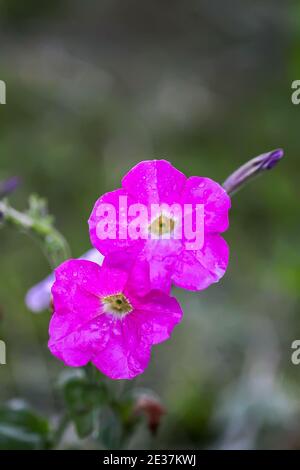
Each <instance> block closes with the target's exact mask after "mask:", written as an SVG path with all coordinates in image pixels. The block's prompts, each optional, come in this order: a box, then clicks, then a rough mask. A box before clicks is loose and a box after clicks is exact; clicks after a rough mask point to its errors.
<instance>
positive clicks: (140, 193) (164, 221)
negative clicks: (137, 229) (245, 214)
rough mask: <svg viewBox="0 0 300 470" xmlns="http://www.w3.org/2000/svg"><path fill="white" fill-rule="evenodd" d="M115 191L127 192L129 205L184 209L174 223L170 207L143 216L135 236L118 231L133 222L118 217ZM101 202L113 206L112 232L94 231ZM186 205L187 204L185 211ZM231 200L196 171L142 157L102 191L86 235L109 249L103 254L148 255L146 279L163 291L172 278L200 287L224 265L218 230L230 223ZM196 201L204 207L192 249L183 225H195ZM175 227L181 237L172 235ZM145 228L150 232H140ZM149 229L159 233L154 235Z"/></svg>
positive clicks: (226, 250) (225, 250) (226, 251)
mask: <svg viewBox="0 0 300 470" xmlns="http://www.w3.org/2000/svg"><path fill="white" fill-rule="evenodd" d="M120 196H123V197H124V196H126V198H127V204H128V206H130V205H134V204H137V203H138V204H140V205H141V204H142V205H144V206H145V207H146V208H147V209H148V212H149V213H150V212H151V207H152V206H153V204H160V205H161V204H168V205H169V206H171V205H173V204H176V205H177V206H178V207H179V208H180V209H181V213H182V214H183V215H182V218H181V220H180V223H179V222H178V220H179V219H177V218H176V215H174V213H168V212H164V211H163V209H162V211H161V213H157V214H156V216H155V217H154V218H152V219H151V220H148V219H147V222H146V223H145V224H144V226H143V227H142V228H141V237H140V238H138V239H133V238H131V237H126V238H125V237H124V236H122V237H120V236H119V234H120V231H121V230H122V231H123V232H124V225H125V224H126V223H127V224H130V223H131V222H132V217H131V218H130V216H129V217H128V219H127V221H126V222H124V218H122V217H121V216H123V215H124V214H120V212H121V209H120ZM103 204H111V205H112V206H113V207H114V208H115V213H116V222H117V230H116V231H115V233H114V234H116V237H114V236H111V237H109V238H107V239H101V238H100V237H99V232H98V228H99V222H100V223H101V211H100V209H102V207H103ZM188 205H189V206H190V207H192V209H191V210H189V211H188V213H187V214H186V212H185V208H186V207H188ZM230 205H231V202H230V197H229V196H228V194H227V193H226V191H225V190H224V189H223V188H222V187H221V186H220V185H219V184H218V183H216V182H214V181H212V180H211V179H209V178H204V177H198V176H192V177H190V178H187V177H186V176H185V175H184V174H183V173H181V172H180V171H178V170H177V169H176V168H174V167H173V166H172V165H171V164H170V163H169V162H167V161H165V160H152V161H144V162H141V163H139V164H138V165H136V166H135V167H134V168H133V169H132V170H130V171H129V173H127V175H125V177H124V178H123V180H122V188H121V189H118V190H116V191H113V192H110V193H106V194H104V195H103V196H102V197H100V199H98V201H97V202H96V204H95V206H94V209H93V211H92V214H91V216H90V219H89V227H90V237H91V241H92V244H93V245H94V247H95V248H97V249H98V250H99V251H100V252H101V253H103V255H104V256H107V255H109V256H108V257H107V260H109V259H112V258H115V255H114V253H115V252H117V251H122V252H123V256H124V257H129V258H130V257H131V258H132V259H134V260H135V259H139V260H146V261H148V262H149V263H150V277H151V282H152V285H153V286H154V287H155V288H160V289H166V290H167V291H168V290H169V288H170V285H171V283H174V284H175V285H177V286H179V287H182V288H185V289H189V290H202V289H205V288H207V287H208V286H209V285H210V284H212V283H214V282H218V281H219V279H220V278H221V277H222V276H223V275H224V273H225V271H226V268H227V265H228V259H229V248H228V245H227V243H226V242H225V240H224V239H223V238H222V237H221V235H220V233H222V232H224V231H226V230H227V228H228V226H229V221H228V211H229V209H230ZM197 206H199V207H200V206H202V207H203V217H202V225H201V224H200V225H201V226H200V228H201V231H203V243H202V245H201V246H200V247H199V248H194V249H193V248H191V246H190V245H189V242H190V238H188V237H187V235H186V234H185V232H184V231H183V230H182V226H183V225H184V224H185V223H186V222H188V221H189V220H190V221H191V220H193V221H192V222H191V224H192V226H193V229H195V219H196V220H198V219H197V217H196V207H197ZM123 212H124V211H123ZM129 215H130V214H129ZM189 216H192V219H191V218H189ZM179 228H181V237H178V236H176V234H177V232H178V233H179ZM200 228H197V226H196V230H194V233H195V234H196V235H195V236H200V235H199V234H200ZM147 232H148V233H150V235H151V236H150V237H148V238H145V237H144V235H145V233H147ZM182 232H183V233H182ZM153 234H154V235H155V234H156V235H159V237H156V239H153V237H152V235H153ZM157 238H158V239H157ZM111 254H112V256H111ZM114 264H115V266H116V263H114Z"/></svg>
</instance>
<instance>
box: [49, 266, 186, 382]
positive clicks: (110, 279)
mask: <svg viewBox="0 0 300 470" xmlns="http://www.w3.org/2000/svg"><path fill="white" fill-rule="evenodd" d="M55 277H56V280H55V283H54V285H53V287H52V296H53V305H54V313H53V316H52V318H51V321H50V327H49V333H50V339H49V349H50V351H51V352H52V354H54V356H56V357H58V358H59V359H61V360H62V361H63V362H64V363H65V364H66V365H68V366H71V367H78V366H84V365H85V364H87V363H88V362H92V363H93V364H94V365H95V366H96V367H97V368H98V369H99V370H100V371H101V372H103V373H104V374H106V375H107V376H109V377H110V378H112V379H132V378H133V377H135V376H136V375H138V374H141V373H142V372H143V371H144V370H145V368H146V367H147V365H148V363H149V360H150V353H151V347H152V346H153V345H154V344H157V343H160V342H162V341H165V340H166V339H168V338H169V337H170V334H171V332H172V330H173V328H174V326H175V325H176V324H177V323H178V322H179V321H180V320H181V318H182V314H183V313H182V310H181V308H180V305H179V303H178V302H177V300H176V299H175V298H173V297H170V296H169V295H168V294H166V293H164V292H161V291H158V290H152V289H151V284H150V276H149V265H148V263H146V262H142V263H137V264H136V265H135V266H134V267H133V268H132V269H131V270H130V271H124V270H118V269H114V268H110V267H108V266H107V265H106V263H105V261H104V265H103V266H102V267H100V266H99V265H98V264H96V263H93V262H90V261H84V260H69V261H66V262H65V263H63V264H62V265H61V266H59V267H58V268H57V269H56V270H55Z"/></svg>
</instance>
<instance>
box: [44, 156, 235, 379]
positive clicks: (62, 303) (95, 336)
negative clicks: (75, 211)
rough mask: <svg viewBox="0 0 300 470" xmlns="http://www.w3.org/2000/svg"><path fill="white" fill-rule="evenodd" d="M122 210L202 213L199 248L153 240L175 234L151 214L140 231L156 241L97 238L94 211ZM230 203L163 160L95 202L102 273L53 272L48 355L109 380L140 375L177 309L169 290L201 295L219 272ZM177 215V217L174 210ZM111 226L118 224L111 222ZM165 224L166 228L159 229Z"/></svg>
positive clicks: (75, 266) (91, 266)
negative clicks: (104, 207) (160, 207)
mask: <svg viewBox="0 0 300 470" xmlns="http://www.w3.org/2000/svg"><path fill="white" fill-rule="evenodd" d="M120 196H126V198H127V200H128V204H135V203H140V204H143V205H144V206H145V207H146V208H149V211H150V206H151V205H152V204H163V203H165V204H168V205H169V206H170V205H172V204H177V205H178V207H182V209H184V205H186V204H189V205H190V207H192V208H193V209H192V215H193V212H194V211H195V207H196V205H197V204H198V205H203V207H204V226H203V231H204V244H203V246H202V247H201V248H200V249H196V250H191V249H187V242H188V240H187V239H186V237H185V236H184V235H183V237H182V238H181V239H174V238H173V237H167V238H165V237H163V236H161V235H162V234H163V233H164V232H163V230H162V228H163V227H164V226H167V227H168V230H169V231H171V230H172V231H173V230H175V229H176V224H177V220H176V218H175V217H173V215H169V214H168V215H166V214H163V213H162V214H159V216H158V218H156V219H155V220H151V221H150V224H149V225H148V226H147V227H148V229H149V230H150V231H151V230H153V231H156V232H158V234H159V237H157V238H156V239H152V238H149V239H143V238H139V239H130V238H126V239H120V238H118V237H117V238H115V239H109V238H108V239H101V238H99V236H98V232H97V227H98V224H99V221H100V218H99V217H100V216H99V210H98V209H99V206H100V205H101V204H107V203H109V204H111V205H112V206H113V207H114V208H115V212H116V214H117V216H118V215H119V214H118V211H119V200H120V199H119V198H120ZM229 208H230V198H229V196H228V195H227V193H226V192H225V190H224V189H223V188H222V187H221V186H220V185H218V184H217V183H215V182H214V181H212V180H210V179H208V178H202V177H191V178H186V177H185V176H184V175H183V174H182V173H181V172H179V171H178V170H176V169H175V168H174V167H173V166H172V165H171V164H170V163H168V162H167V161H165V160H154V161H145V162H141V163H139V164H138V165H137V166H135V167H134V168H133V169H132V170H131V171H130V172H129V173H128V174H127V175H126V176H125V177H124V178H123V181H122V188H121V189H118V190H116V191H113V192H111V193H107V194H105V195H104V196H102V197H101V198H100V199H99V200H98V201H97V202H96V205H95V207H94V209H93V211H92V214H91V217H90V220H89V225H90V236H91V241H92V243H93V245H94V247H95V248H97V249H98V250H99V251H100V252H101V253H102V254H103V255H105V259H104V263H103V266H102V267H100V266H99V265H97V264H96V263H92V262H90V261H83V260H69V261H66V262H65V263H63V264H62V265H61V266H60V267H59V268H57V269H56V272H55V274H56V281H55V283H54V286H53V288H52V295H53V304H54V314H53V317H52V319H51V323H50V340H49V348H50V350H51V352H52V353H53V354H54V355H55V356H57V357H58V358H59V359H61V360H63V361H64V362H65V364H67V365H69V366H73V367H77V366H83V365H85V364H87V363H88V362H90V361H91V362H92V363H93V364H94V365H95V366H96V367H97V368H98V369H100V370H101V371H102V372H103V373H104V374H106V375H108V376H109V377H111V378H113V379H131V378H133V377H135V376H136V375H138V374H140V373H142V372H143V371H144V369H145V368H146V366H147V364H148V362H149V359H150V352H151V347H152V345H154V344H157V343H160V342H162V341H164V340H166V339H168V338H169V337H170V334H171V332H172V329H173V328H174V326H175V325H176V324H177V323H178V322H179V321H180V320H181V317H182V310H181V308H180V306H179V304H178V302H177V301H176V299H174V298H173V297H171V296H170V294H169V293H170V288H171V284H172V283H173V284H175V285H177V286H180V287H183V288H185V289H190V290H201V289H205V288H207V287H208V286H209V285H210V284H212V283H214V282H217V281H218V280H219V279H220V278H221V277H222V276H223V274H224V273H225V270H226V267H227V264H228V256H229V250H228V246H227V244H226V242H225V241H224V240H223V238H222V237H221V236H220V233H221V232H223V231H225V230H226V229H227V228H228V211H229ZM182 214H184V210H182ZM116 220H117V221H118V220H121V219H119V217H117V218H116ZM166 222H168V223H167V224H166Z"/></svg>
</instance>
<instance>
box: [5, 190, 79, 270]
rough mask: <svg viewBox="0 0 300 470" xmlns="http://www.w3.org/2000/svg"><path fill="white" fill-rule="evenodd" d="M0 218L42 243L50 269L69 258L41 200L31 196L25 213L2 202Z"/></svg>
mask: <svg viewBox="0 0 300 470" xmlns="http://www.w3.org/2000/svg"><path fill="white" fill-rule="evenodd" d="M0 217H1V219H2V222H7V223H8V224H10V225H12V226H14V227H16V228H19V229H20V230H22V231H24V232H25V233H28V234H29V235H33V236H34V237H35V238H37V239H38V240H39V241H40V242H42V245H43V248H44V250H45V253H46V256H47V257H48V259H49V262H50V264H51V266H52V267H56V266H57V265H58V264H60V263H61V262H62V261H64V260H65V259H67V258H69V257H70V253H69V246H68V244H67V242H66V240H65V238H64V237H63V236H62V234H61V233H60V232H59V231H58V230H56V229H55V227H54V226H53V219H52V217H51V216H49V215H48V214H47V211H46V202H45V201H44V200H43V199H40V198H38V197H37V196H31V198H30V200H29V210H28V211H27V212H20V211H18V210H16V209H14V208H13V207H11V206H10V205H9V203H8V202H7V201H6V200H2V201H0Z"/></svg>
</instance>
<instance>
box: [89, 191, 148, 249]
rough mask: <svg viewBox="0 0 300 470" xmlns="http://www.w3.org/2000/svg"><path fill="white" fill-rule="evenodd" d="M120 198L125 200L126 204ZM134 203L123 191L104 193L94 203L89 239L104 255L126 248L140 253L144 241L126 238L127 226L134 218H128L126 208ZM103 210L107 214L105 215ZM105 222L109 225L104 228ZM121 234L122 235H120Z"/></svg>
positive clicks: (90, 219)
mask: <svg viewBox="0 0 300 470" xmlns="http://www.w3.org/2000/svg"><path fill="white" fill-rule="evenodd" d="M122 198H125V199H126V204H125V202H123V201H125V199H122ZM135 202H137V201H135V200H133V199H132V198H131V197H130V196H129V195H128V194H127V193H126V191H124V189H117V190H116V191H112V192H109V193H106V194H104V195H103V196H101V197H100V198H99V199H98V200H97V201H96V203H95V205H94V208H93V210H92V213H91V215H90V218H89V221H88V223H89V231H90V239H91V243H92V245H93V246H94V247H95V248H97V250H99V251H100V252H101V253H103V254H104V255H107V254H108V253H111V252H112V251H117V250H124V249H126V248H128V247H130V248H133V249H134V248H136V251H140V250H141V248H142V247H143V245H144V243H145V240H143V239H141V238H139V239H137V240H135V239H132V238H130V237H129V236H128V224H129V223H130V222H131V221H132V219H134V217H133V216H131V217H130V216H128V211H127V208H128V207H129V206H130V205H131V204H134V203H135ZM105 208H107V210H108V211H109V212H107V213H106V210H105ZM105 220H107V221H108V224H109V225H108V226H106V227H104V225H105ZM121 232H122V233H123V234H124V235H120V233H121ZM105 237H109V238H105Z"/></svg>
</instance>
